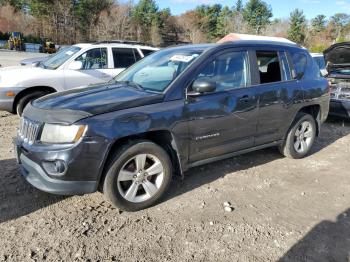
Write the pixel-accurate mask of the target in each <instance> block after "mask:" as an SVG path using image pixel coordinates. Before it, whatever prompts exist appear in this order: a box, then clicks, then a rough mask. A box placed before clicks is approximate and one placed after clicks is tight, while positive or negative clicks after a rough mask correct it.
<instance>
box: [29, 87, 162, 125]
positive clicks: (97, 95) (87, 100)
mask: <svg viewBox="0 0 350 262" xmlns="http://www.w3.org/2000/svg"><path fill="white" fill-rule="evenodd" d="M162 100H163V94H158V93H153V92H147V91H144V90H141V89H137V88H135V87H131V86H128V85H126V84H100V85H92V86H88V87H83V88H76V89H72V90H68V91H64V92H58V93H54V94H51V95H48V96H44V97H42V98H39V99H37V100H35V101H34V102H33V103H32V107H34V108H37V109H41V110H44V111H46V112H47V113H54V112H55V111H57V112H61V113H62V112H69V113H70V114H75V113H74V112H76V113H77V114H78V115H82V116H85V117H87V116H92V115H98V114H102V113H107V112H112V111H117V110H121V109H127V108H131V107H137V106H143V105H148V104H154V103H159V102H161V101H162ZM73 118H74V119H75V120H77V119H76V118H75V117H73ZM73 118H72V119H73ZM68 122H70V121H68Z"/></svg>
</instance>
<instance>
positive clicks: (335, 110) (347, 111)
mask: <svg viewBox="0 0 350 262" xmlns="http://www.w3.org/2000/svg"><path fill="white" fill-rule="evenodd" d="M329 115H331V116H337V117H343V118H348V119H350V101H345V100H335V99H332V100H331V102H330V109H329Z"/></svg>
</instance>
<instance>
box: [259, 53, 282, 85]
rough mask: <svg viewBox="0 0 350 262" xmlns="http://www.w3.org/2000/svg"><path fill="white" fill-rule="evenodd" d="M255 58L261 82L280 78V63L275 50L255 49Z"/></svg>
mask: <svg viewBox="0 0 350 262" xmlns="http://www.w3.org/2000/svg"><path fill="white" fill-rule="evenodd" d="M256 58H257V63H258V68H259V74H260V83H261V84H267V83H273V82H279V81H281V80H282V76H281V65H280V62H279V58H278V53H277V52H276V51H256Z"/></svg>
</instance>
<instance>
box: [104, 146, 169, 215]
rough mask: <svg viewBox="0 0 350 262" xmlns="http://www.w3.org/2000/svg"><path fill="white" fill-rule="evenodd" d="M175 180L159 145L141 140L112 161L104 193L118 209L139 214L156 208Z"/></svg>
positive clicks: (117, 153)
mask: <svg viewBox="0 0 350 262" xmlns="http://www.w3.org/2000/svg"><path fill="white" fill-rule="evenodd" d="M171 177H172V163H171V160H170V158H169V155H168V153H167V152H166V151H165V150H164V149H163V148H161V147H160V146H158V145H157V144H155V143H153V142H150V141H147V140H139V141H135V142H133V143H129V144H127V145H125V146H123V147H122V148H120V150H118V151H117V152H116V153H115V155H114V156H113V157H112V160H111V162H110V164H109V166H108V169H107V174H106V177H105V180H104V182H103V193H104V195H105V196H106V198H107V199H108V200H109V201H110V202H111V203H112V204H113V205H115V206H116V207H118V208H120V209H121V210H125V211H138V210H141V209H144V208H147V207H150V206H152V205H154V204H156V203H157V202H158V201H159V200H160V199H161V197H162V196H163V195H164V193H165V192H166V191H167V189H168V187H169V184H170V181H171Z"/></svg>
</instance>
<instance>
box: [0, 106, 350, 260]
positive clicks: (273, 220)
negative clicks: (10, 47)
mask: <svg viewBox="0 0 350 262" xmlns="http://www.w3.org/2000/svg"><path fill="white" fill-rule="evenodd" d="M17 125H18V117H17V116H13V115H10V114H8V113H4V112H0V145H1V147H0V236H1V238H0V261H43V260H47V261H73V260H74V261H98V260H99V261H276V260H279V259H280V260H281V261H318V262H319V261H349V258H350V256H349V254H350V237H349V235H350V209H349V207H350V199H349V196H350V178H349V175H350V174H349V169H350V164H349V156H350V123H347V122H345V123H344V122H343V121H340V120H332V121H329V122H327V123H326V124H325V125H324V127H323V132H322V135H321V137H320V138H319V139H318V140H317V142H316V145H315V147H314V149H313V154H312V155H311V156H309V157H307V158H305V159H302V160H291V159H287V158H283V157H282V156H281V155H280V154H279V153H278V151H277V150H276V149H273V148H271V149H266V150H261V151H258V152H254V153H251V154H246V155H242V156H239V157H235V158H231V159H228V160H224V161H220V162H216V163H213V164H210V165H206V166H202V167H199V168H194V169H192V170H190V171H189V172H187V174H186V177H185V179H184V180H181V179H180V178H175V179H174V181H173V182H172V186H171V189H170V192H169V193H168V195H167V197H166V199H165V200H164V201H163V202H162V203H161V204H159V205H157V206H155V207H152V208H149V209H147V210H144V211H140V212H136V213H126V212H123V213H121V212H120V211H119V210H117V209H114V208H113V207H111V205H110V204H109V203H108V202H106V201H105V199H104V197H103V195H102V194H100V193H95V194H91V195H85V196H73V197H60V196H54V195H50V194H46V193H43V192H40V191H38V190H36V189H34V188H33V187H31V186H30V185H29V184H27V183H26V182H25V181H24V179H23V178H22V177H21V176H20V174H19V170H18V166H17V165H16V161H15V159H14V157H13V153H14V152H13V149H12V145H11V138H12V137H13V136H15V133H16V127H17ZM224 202H230V204H231V206H232V208H233V211H232V212H227V211H225V210H224Z"/></svg>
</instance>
